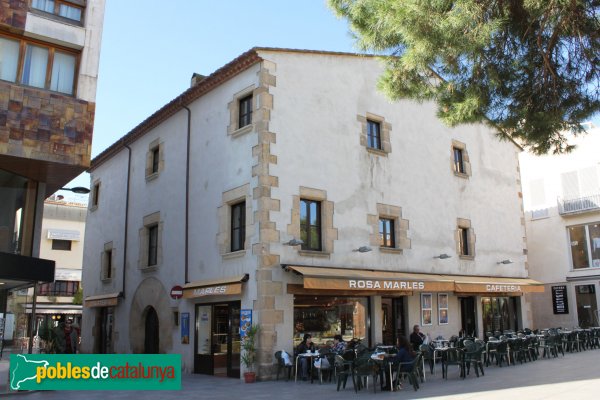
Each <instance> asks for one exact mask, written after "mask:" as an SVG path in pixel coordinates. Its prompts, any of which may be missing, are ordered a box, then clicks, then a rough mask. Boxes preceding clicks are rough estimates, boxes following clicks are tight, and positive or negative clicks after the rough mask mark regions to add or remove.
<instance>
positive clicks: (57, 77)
mask: <svg viewBox="0 0 600 400" xmlns="http://www.w3.org/2000/svg"><path fill="white" fill-rule="evenodd" d="M76 67H77V54H75V53H70V52H69V51H68V50H67V49H65V50H60V51H59V50H57V49H55V48H54V47H50V46H47V45H44V44H39V43H37V42H36V43H32V42H28V41H26V40H24V39H21V40H12V39H10V38H8V37H2V36H0V79H2V80H6V81H10V82H16V83H20V84H23V85H28V86H33V87H37V88H40V89H49V90H52V91H55V92H59V93H65V94H68V95H72V94H73V93H74V87H75V77H76V74H77V71H76Z"/></svg>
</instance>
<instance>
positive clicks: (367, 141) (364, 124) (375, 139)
mask: <svg viewBox="0 0 600 400" xmlns="http://www.w3.org/2000/svg"><path fill="white" fill-rule="evenodd" d="M356 119H357V120H358V122H359V123H360V126H361V129H360V144H361V146H364V147H365V148H366V149H367V151H369V152H371V153H373V154H376V155H382V156H385V155H387V154H388V153H391V152H392V144H391V141H390V134H391V131H392V125H391V124H390V123H389V122H386V120H385V118H384V117H382V116H380V115H376V114H372V113H369V112H368V113H366V114H365V115H357V117H356Z"/></svg>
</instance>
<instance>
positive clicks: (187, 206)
mask: <svg viewBox="0 0 600 400" xmlns="http://www.w3.org/2000/svg"><path fill="white" fill-rule="evenodd" d="M179 103H180V105H181V107H182V108H184V109H185V110H186V111H187V142H186V145H185V147H186V153H187V154H186V159H185V249H184V253H185V262H184V271H185V277H184V283H188V282H189V279H188V278H189V277H188V268H189V263H188V258H189V254H188V253H189V235H188V233H189V220H190V219H189V213H190V135H191V133H192V111H191V110H190V109H189V108H188V107H187V106H185V105H184V104H183V100H182V99H180V102H179Z"/></svg>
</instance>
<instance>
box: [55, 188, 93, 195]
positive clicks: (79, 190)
mask: <svg viewBox="0 0 600 400" xmlns="http://www.w3.org/2000/svg"><path fill="white" fill-rule="evenodd" d="M60 190H66V191H68V192H73V193H76V194H88V193H89V192H90V189H88V188H85V187H83V186H75V187H74V188H60Z"/></svg>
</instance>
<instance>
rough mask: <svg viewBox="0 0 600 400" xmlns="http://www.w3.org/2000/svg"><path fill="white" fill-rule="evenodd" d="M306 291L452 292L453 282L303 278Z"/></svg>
mask: <svg viewBox="0 0 600 400" xmlns="http://www.w3.org/2000/svg"><path fill="white" fill-rule="evenodd" d="M304 288H306V289H329V290H373V291H381V292H397V291H419V292H421V291H452V290H454V282H451V281H424V280H392V279H355V278H334V279H331V278H315V277H311V276H305V277H304Z"/></svg>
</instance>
